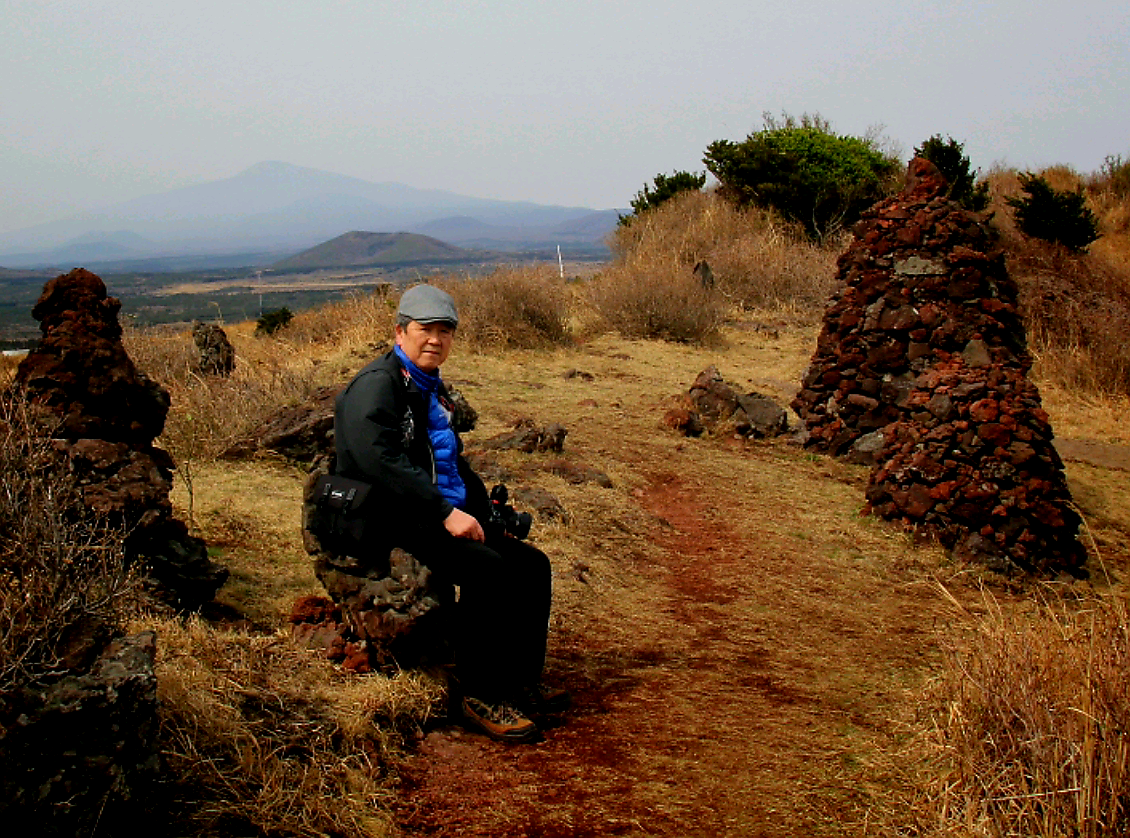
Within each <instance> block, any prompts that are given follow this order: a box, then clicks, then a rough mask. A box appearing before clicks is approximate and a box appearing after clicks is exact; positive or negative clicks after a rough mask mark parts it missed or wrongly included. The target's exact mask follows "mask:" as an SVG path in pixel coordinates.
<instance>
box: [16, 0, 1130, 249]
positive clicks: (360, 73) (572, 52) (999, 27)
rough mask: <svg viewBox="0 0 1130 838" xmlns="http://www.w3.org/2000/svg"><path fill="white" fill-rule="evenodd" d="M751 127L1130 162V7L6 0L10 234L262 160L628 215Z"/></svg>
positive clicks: (977, 160)
mask: <svg viewBox="0 0 1130 838" xmlns="http://www.w3.org/2000/svg"><path fill="white" fill-rule="evenodd" d="M765 111H771V112H774V113H780V112H782V111H787V112H789V113H792V114H800V113H803V112H819V113H820V114H822V115H823V116H825V117H826V118H828V119H830V120H831V121H832V124H833V127H834V128H835V129H836V130H837V131H838V132H841V133H850V134H862V133H864V132H866V131H867V130H868V129H869V128H870V127H873V126H882V127H883V130H884V133H885V134H886V136H888V137H889V138H890V139H891V140H892V141H893V142H894V143H897V144H898V146H899V147H900V148H901V150H902V151H903V152H904V153H905V155H906V156H909V153H910V151H911V150H912V148H913V147H914V145H916V144H918V143H920V142H921V141H922V140H924V139H925V138H926V137H928V136H930V135H931V134H934V133H941V134H949V135H952V136H954V137H955V138H956V139H958V140H960V141H962V142H964V143H965V147H966V152H967V153H968V154H969V155H970V157H971V158H972V161H973V163H974V165H975V166H978V167H981V168H987V167H989V166H990V165H992V164H993V163H994V162H1005V163H1007V164H1010V165H1015V166H1019V167H1026V168H1031V167H1039V166H1041V165H1046V164H1049V163H1067V164H1070V165H1072V166H1074V167H1075V168H1077V169H1079V170H1081V171H1093V170H1094V169H1096V168H1098V167H1099V166H1100V165H1101V164H1102V162H1103V159H1104V157H1106V156H1107V155H1111V154H1121V155H1123V157H1124V158H1125V157H1128V156H1130V3H1127V2H1126V0H1119V1H1118V2H1113V1H1112V2H1108V0H1071V2H1059V0H1055V2H1040V0H1009V1H1008V2H991V0H980V2H965V1H964V0H937V2H935V0H902V1H901V2H878V1H877V2H862V0H838V2H831V0H828V1H827V2H811V0H792V2H780V0H778V2H767V1H766V0H694V2H688V1H686V0H684V2H668V0H646V1H645V2H637V1H636V0H620V2H615V0H604V2H588V0H558V2H555V3H546V4H540V3H535V2H532V0H525V1H524V2H514V1H513V0H479V1H478V2H474V1H473V0H445V2H439V1H438V0H413V2H396V3H392V2H378V1H375V0H357V1H356V2H353V1H352V0H317V2H306V0H224V2H216V0H192V2H182V0H162V2H154V0H143V1H141V0H61V1H60V0H0V190H2V191H3V196H4V197H3V200H0V231H6V230H13V229H17V228H20V227H24V226H28V225H31V224H34V223H38V222H41V221H48V220H52V219H55V218H59V217H63V216H66V215H69V214H71V213H72V212H74V211H77V210H81V209H87V208H94V207H98V206H103V205H108V204H112V203H115V202H117V201H120V200H124V199H126V198H130V197H134V196H137V195H143V194H148V193H152V192H159V191H163V190H166V189H170V188H173V187H177V186H186V185H189V184H194V183H201V182H205V181H210V180H216V179H219V178H224V177H229V176H231V175H234V174H236V173H237V172H239V171H241V170H243V169H245V168H247V167H248V166H251V165H253V164H255V163H257V162H260V161H263V160H282V161H286V162H289V163H295V164H298V165H303V166H310V167H314V168H319V169H325V170H328V171H333V172H340V173H343V174H348V175H354V176H357V177H361V178H365V179H367V180H372V181H389V180H391V181H399V182H402V183H406V184H408V185H410V186H416V187H433V188H442V189H448V190H451V191H454V192H459V193H463V194H467V195H475V196H480V197H489V198H503V199H508V200H530V201H536V202H538V203H552V204H567V205H578V206H588V207H592V208H597V209H603V208H609V207H624V206H627V204H628V202H629V201H630V200H631V198H632V197H633V196H634V195H635V193H636V191H638V190H639V189H640V188H641V186H642V185H643V184H644V183H645V182H649V181H650V180H651V178H652V177H654V175H655V174H656V173H658V172H671V171H673V170H675V169H689V170H694V171H701V170H702V169H703V166H702V163H701V160H702V154H703V151H704V149H705V148H706V146H707V145H708V144H709V143H710V142H711V141H713V140H717V139H724V138H725V139H734V140H740V139H742V138H744V137H745V136H746V135H747V134H748V133H749V132H750V131H753V130H756V129H758V128H760V127H761V125H762V120H761V114H762V113H763V112H765Z"/></svg>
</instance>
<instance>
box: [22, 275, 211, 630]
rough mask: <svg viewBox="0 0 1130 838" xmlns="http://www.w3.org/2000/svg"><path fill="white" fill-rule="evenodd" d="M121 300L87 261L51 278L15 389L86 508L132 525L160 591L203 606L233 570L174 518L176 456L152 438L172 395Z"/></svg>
mask: <svg viewBox="0 0 1130 838" xmlns="http://www.w3.org/2000/svg"><path fill="white" fill-rule="evenodd" d="M120 306H121V304H120V303H119V302H118V300H116V299H115V298H113V297H109V296H107V294H106V286H105V284H103V282H102V280H101V279H100V278H99V277H98V276H96V275H95V274H92V273H90V272H89V271H86V270H83V269H81V268H77V269H75V270H73V271H71V272H70V273H69V274H65V275H62V276H58V277H56V278H55V279H53V280H51V281H49V282H48V283H47V284H46V286H44V289H43V294H42V295H41V296H40V298H39V300H38V302H37V303H36V304H35V308H34V309H33V310H32V316H33V317H35V319H36V320H39V321H40V330H41V331H42V333H43V337H42V338H41V339H40V341H39V344H38V345H37V346H36V348H35V349H34V350H32V351H31V352H30V353H29V354H28V356H27V357H26V358H24V360H23V361H22V362H21V363H20V366H19V369H18V370H17V372H16V379H15V387H16V388H17V389H19V390H22V391H23V393H24V394H25V395H26V397H27V399H28V401H29V403H30V404H31V405H32V406H33V408H34V409H35V410H36V413H37V417H38V419H37V422H38V425H39V427H40V429H41V431H42V433H44V434H45V435H47V436H49V437H51V438H52V439H53V440H54V444H55V446H56V448H57V449H58V450H59V452H60V453H61V455H62V456H63V458H64V460H65V462H66V465H67V467H68V468H69V470H70V471H71V472H72V473H73V474H74V475H75V477H76V478H77V480H78V484H79V487H80V489H81V492H82V498H83V502H84V504H85V506H86V508H87V509H88V510H90V511H92V512H94V513H95V514H97V515H100V516H102V520H103V521H104V522H106V523H107V524H109V525H110V526H115V527H121V528H123V530H124V531H125V532H127V533H128V535H127V537H126V541H125V548H126V555H127V557H128V558H129V559H130V560H131V561H137V560H140V561H142V562H144V565H145V567H146V569H147V571H148V573H149V575H150V577H151V579H152V580H153V581H155V582H156V583H157V586H156V592H157V593H158V594H159V595H160V596H161V597H162V598H164V599H166V600H167V601H169V602H170V603H171V604H173V605H175V606H177V607H180V608H184V609H190V610H191V609H196V608H199V607H200V606H201V605H202V604H204V603H205V602H208V601H209V600H211V599H212V597H213V596H214V595H215V593H216V590H217V589H218V588H219V587H220V585H222V584H223V583H224V580H225V579H226V578H227V571H226V570H225V569H224V568H222V567H219V566H218V565H216V564H215V563H213V562H212V561H211V559H209V558H208V553H207V548H206V546H205V544H204V542H203V541H201V540H200V539H198V538H195V537H193V536H191V535H189V533H188V529H187V527H186V526H185V525H184V523H183V522H182V521H179V520H177V519H176V518H175V517H173V513H172V504H171V503H170V501H169V492H170V490H171V489H172V469H173V468H174V465H173V461H172V459H171V458H170V457H169V455H168V453H166V452H165V451H163V450H161V449H160V448H157V447H155V446H154V445H153V440H154V439H155V438H156V437H157V436H158V435H159V434H160V433H161V430H162V429H163V428H164V425H165V417H166V415H167V414H168V410H169V394H168V393H167V392H166V391H165V390H164V389H163V388H162V387H161V386H160V385H158V384H157V383H156V382H154V381H152V380H150V379H149V378H148V377H146V376H145V375H144V374H143V373H140V372H138V370H137V369H136V368H135V367H134V364H133V361H131V360H130V357H129V355H128V354H127V353H126V350H125V347H124V346H123V344H122V329H121V326H120V325H119V323H118V316H117V315H118V309H119V308H120Z"/></svg>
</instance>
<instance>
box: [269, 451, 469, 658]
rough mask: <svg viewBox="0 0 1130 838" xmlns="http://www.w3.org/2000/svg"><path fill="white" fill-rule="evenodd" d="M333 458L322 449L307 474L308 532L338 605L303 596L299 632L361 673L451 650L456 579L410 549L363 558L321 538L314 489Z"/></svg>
mask: <svg viewBox="0 0 1130 838" xmlns="http://www.w3.org/2000/svg"><path fill="white" fill-rule="evenodd" d="M332 463H333V455H332V454H326V455H323V456H321V457H319V458H318V460H317V461H316V462H315V464H314V466H313V467H312V468H311V470H310V472H309V473H308V474H307V477H306V482H305V484H304V486H303V495H302V497H303V506H302V539H303V545H304V546H305V548H306V552H307V553H309V554H310V555H311V556H312V557H313V561H314V573H315V575H316V576H317V577H318V581H320V582H321V583H322V586H323V587H324V588H325V589H326V592H327V593H328V594H329V595H330V597H331V600H330V601H331V602H332V605H333V608H329V607H327V606H325V604H324V603H323V605H322V607H321V608H318V607H316V606H317V603H313V602H312V601H310V599H309V598H303V599H302V600H300V601H299V602H297V603H296V604H295V608H294V613H293V614H292V616H291V623H292V625H293V627H294V628H293V630H292V633H293V635H294V637H295V638H296V639H297V640H298V641H299V642H300V643H302V644H303V645H305V646H307V647H309V648H314V649H321V650H324V651H325V653H326V655H327V657H329V658H330V660H334V661H337V662H339V663H342V664H344V665H345V666H346V668H348V669H350V670H352V671H355V672H367V671H369V670H370V669H374V668H381V667H410V666H415V665H417V664H420V663H422V662H425V661H429V660H436V659H442V658H444V657H446V656H447V654H448V653H447V645H446V641H445V633H444V630H443V622H442V621H443V620H444V615H443V610H442V608H441V606H442V605H443V604H444V603H447V602H452V601H454V591H453V590H451V587H450V586H444V585H440V584H438V583H437V582H435V581H434V580H433V578H432V574H431V572H430V571H429V570H428V569H427V568H426V567H424V566H423V565H421V564H420V562H418V561H417V560H416V559H415V558H414V557H413V556H411V555H410V554H408V553H406V552H405V551H403V550H400V549H393V550H392V551H391V552H390V553H389V554H388V556H369V557H363V558H358V557H354V556H344V555H340V554H338V553H334V552H331V551H329V550H327V549H326V548H325V547H324V546H323V545H322V543H321V541H320V540H319V538H318V535H317V532H316V529H317V523H316V522H317V519H318V516H319V514H320V512H319V510H318V506H317V498H316V497H315V493H314V488H315V486H316V484H317V482H318V478H319V477H321V476H322V475H324V474H328V473H329V472H330V469H331V467H332ZM448 610H450V609H448Z"/></svg>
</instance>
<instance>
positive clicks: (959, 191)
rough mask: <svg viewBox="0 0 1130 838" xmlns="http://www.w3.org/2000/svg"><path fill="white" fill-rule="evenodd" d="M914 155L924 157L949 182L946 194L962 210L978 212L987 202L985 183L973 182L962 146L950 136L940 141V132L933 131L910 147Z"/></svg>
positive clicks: (987, 190)
mask: <svg viewBox="0 0 1130 838" xmlns="http://www.w3.org/2000/svg"><path fill="white" fill-rule="evenodd" d="M914 156H915V157H925V158H926V159H927V160H929V161H930V162H931V163H933V164H934V165H935V166H937V167H938V171H939V172H941V173H942V176H943V177H944V178H945V179H946V180H947V181H949V185H950V188H949V193H948V194H949V197H950V198H952V199H953V200H955V201H957V202H958V203H959V204H961V205H962V206H963V207H965V208H966V209H969V210H973V211H974V212H981V211H982V210H984V209H985V207H987V206H988V205H989V182H988V181H987V180H982V181H981V182H980V183H977V182H976V176H975V174H974V173H973V171H972V170H971V169H970V165H969V158H968V157H966V156H965V147H964V146H963V145H962V144H961V143H959V142H958V141H957V140H955V139H954V138H953V137H948V138H947V139H945V140H943V139H942V135H941V134H935V135H934V136H932V137H930V138H929V139H928V140H926V141H925V142H924V143H922V145H920V146H918V147H917V148H915V149H914Z"/></svg>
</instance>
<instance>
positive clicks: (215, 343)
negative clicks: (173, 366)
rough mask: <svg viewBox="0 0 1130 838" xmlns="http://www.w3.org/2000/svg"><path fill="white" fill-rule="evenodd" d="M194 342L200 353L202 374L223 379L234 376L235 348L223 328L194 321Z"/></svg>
mask: <svg viewBox="0 0 1130 838" xmlns="http://www.w3.org/2000/svg"><path fill="white" fill-rule="evenodd" d="M192 341H193V343H195V344H196V349H197V351H198V352H199V353H200V360H199V362H198V363H197V368H198V369H199V370H200V372H202V373H203V374H204V375H216V376H219V377H221V378H227V377H228V376H229V375H231V374H232V370H234V369H235V348H234V347H233V346H232V345H231V341H230V340H228V336H227V333H226V332H225V331H224V330H223V329H222V328H220V327H219V326H217V325H216V324H214V323H202V322H201V321H199V320H196V321H193V324H192Z"/></svg>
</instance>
